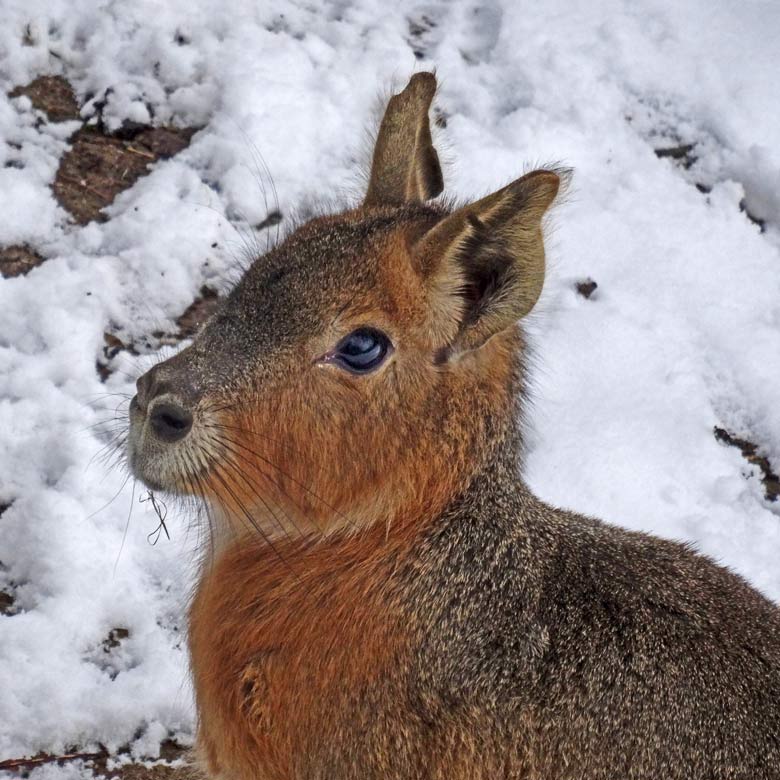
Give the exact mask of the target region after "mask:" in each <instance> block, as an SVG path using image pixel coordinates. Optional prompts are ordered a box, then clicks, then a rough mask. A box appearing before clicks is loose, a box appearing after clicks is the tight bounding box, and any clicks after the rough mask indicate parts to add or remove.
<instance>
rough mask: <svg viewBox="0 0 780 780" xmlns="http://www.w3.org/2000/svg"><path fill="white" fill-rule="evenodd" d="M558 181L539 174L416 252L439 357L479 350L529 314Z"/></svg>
mask: <svg viewBox="0 0 780 780" xmlns="http://www.w3.org/2000/svg"><path fill="white" fill-rule="evenodd" d="M559 186H560V177H559V175H558V174H557V173H555V172H554V171H549V170H538V171H533V172H532V173H529V174H526V175H525V176H523V177H522V178H520V179H517V180H516V181H513V182H512V183H511V184H509V185H507V186H506V187H504V188H503V189H501V190H498V192H494V193H493V194H492V195H488V196H487V197H486V198H483V199H482V200H479V201H477V202H476V203H472V204H469V205H468V206H464V207H463V208H460V209H458V210H457V211H454V212H453V213H452V214H450V215H449V216H447V217H445V218H444V219H443V220H442V221H441V222H439V223H438V224H436V225H435V226H434V227H433V228H432V229H431V230H430V231H428V232H427V233H426V234H425V235H423V237H422V238H421V239H419V240H418V241H417V243H416V244H415V245H414V247H413V248H412V259H413V262H414V264H415V267H416V268H417V270H418V272H419V273H420V275H421V276H422V278H423V283H424V284H425V286H426V288H427V291H428V300H429V309H430V316H431V319H430V323H431V324H430V328H431V335H432V340H433V342H434V343H436V344H438V345H440V347H441V349H442V350H443V353H442V354H446V355H449V356H457V355H458V354H459V353H463V352H466V351H469V350H473V349H478V348H479V347H480V346H482V344H484V343H485V342H486V341H487V340H488V339H489V338H490V337H491V336H493V335H494V334H496V333H499V332H501V331H503V330H506V329H507V328H509V327H511V326H513V325H514V324H515V323H516V322H517V321H518V320H519V319H521V318H522V317H524V316H525V315H526V314H528V312H529V311H531V309H532V308H533V306H534V304H535V303H536V301H537V300H538V298H539V295H540V294H541V292H542V286H543V284H544V243H543V239H542V217H543V216H544V214H545V212H546V211H547V209H548V208H549V207H550V205H551V204H552V202H553V200H555V196H556V195H557V194H558V188H559Z"/></svg>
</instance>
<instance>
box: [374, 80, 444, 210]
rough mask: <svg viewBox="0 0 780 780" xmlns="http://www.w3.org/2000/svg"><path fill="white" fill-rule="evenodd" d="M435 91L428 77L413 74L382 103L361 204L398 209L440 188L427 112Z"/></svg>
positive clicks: (440, 178)
mask: <svg viewBox="0 0 780 780" xmlns="http://www.w3.org/2000/svg"><path fill="white" fill-rule="evenodd" d="M435 92H436V76H434V75H433V73H415V74H414V76H412V78H411V79H410V80H409V83H408V84H407V85H406V88H405V89H404V90H403V92H401V93H400V94H398V95H394V96H393V97H392V98H390V102H389V103H388V104H387V109H386V110H385V115H384V117H383V118H382V124H381V125H380V126H379V135H378V136H377V139H376V146H375V147H374V158H373V161H372V163H371V178H370V180H369V182H368V192H367V193H366V198H365V200H364V201H363V205H364V206H403V205H404V203H408V202H410V201H424V200H428V199H429V198H435V197H436V196H437V195H438V194H439V193H440V192H441V191H442V189H444V180H443V178H442V175H441V166H440V165H439V155H438V154H437V153H436V149H435V148H434V146H433V141H432V140H431V126H430V123H429V121H428V111H429V109H430V107H431V101H432V100H433V95H434V93H435Z"/></svg>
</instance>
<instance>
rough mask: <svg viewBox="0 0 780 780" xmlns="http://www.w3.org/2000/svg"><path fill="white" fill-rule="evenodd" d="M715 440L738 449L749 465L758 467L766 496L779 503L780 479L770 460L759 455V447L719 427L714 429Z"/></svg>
mask: <svg viewBox="0 0 780 780" xmlns="http://www.w3.org/2000/svg"><path fill="white" fill-rule="evenodd" d="M713 433H714V434H715V438H716V439H717V440H718V441H719V442H722V443H723V444H728V445H729V446H731V447H737V448H738V449H739V450H740V452H742V456H743V457H744V458H745V460H746V461H747V462H748V463H751V464H752V465H754V466H757V467H758V469H759V470H760V471H761V482H763V484H764V494H765V495H766V499H767V501H777V499H778V497H780V477H778V476H777V474H775V472H774V471H773V470H772V464H771V463H770V462H769V458H767V457H765V456H764V455H759V454H758V447H757V446H756V445H755V444H753V442H750V441H747V439H740V438H739V437H738V436H735V435H734V434H733V433H729V431H727V430H726V429H725V428H719V427H718V426H717V425H716V426H715V428H714V429H713Z"/></svg>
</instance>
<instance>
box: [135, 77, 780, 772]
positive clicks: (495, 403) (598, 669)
mask: <svg viewBox="0 0 780 780" xmlns="http://www.w3.org/2000/svg"><path fill="white" fill-rule="evenodd" d="M434 91H435V79H434V77H433V76H432V75H431V74H426V73H418V74H416V75H415V76H414V77H413V78H412V79H411V81H410V82H409V84H408V86H407V87H406V88H405V89H404V90H403V91H402V92H401V93H400V94H398V95H396V96H394V97H393V98H392V99H391V100H390V102H389V104H388V107H387V111H386V113H385V116H384V118H383V120H382V124H381V126H380V130H379V134H378V138H377V142H376V147H375V150H374V156H373V163H372V169H371V177H370V180H369V185H368V190H367V193H366V195H365V199H364V200H363V202H362V203H361V204H360V205H359V206H357V207H355V208H353V209H349V210H346V211H344V212H341V213H338V214H334V215H329V216H323V217H318V218H316V219H313V220H312V221H310V222H309V223H307V224H305V225H303V226H302V227H300V228H299V229H298V230H296V231H295V232H294V233H292V234H291V235H290V236H289V237H288V238H287V239H286V240H285V241H284V242H282V243H281V244H280V245H279V246H278V247H276V248H275V249H273V250H271V251H270V252H268V253H267V254H266V255H263V256H262V257H259V258H258V259H257V260H256V261H255V262H254V263H253V265H252V266H251V267H250V268H249V269H248V271H247V272H246V273H245V275H244V277H243V278H242V280H241V281H240V282H239V284H238V285H237V286H236V287H235V289H234V290H233V291H232V292H231V294H230V295H229V296H228V298H227V299H226V301H225V302H224V304H223V305H222V307H221V309H220V310H219V311H218V312H217V314H216V315H215V316H214V317H213V318H212V320H211V321H210V322H209V323H208V324H207V325H206V326H205V328H204V329H203V331H202V332H201V334H200V335H199V336H198V337H197V338H196V340H195V341H194V342H193V344H192V345H191V346H190V347H188V348H187V349H185V350H184V351H182V352H181V353H179V354H178V355H176V356H175V357H173V358H171V359H170V360H167V361H165V362H163V363H161V364H159V365H158V366H156V367H155V368H153V369H152V370H151V371H149V372H147V373H146V374H145V375H144V376H143V377H141V379H140V380H139V381H138V393H137V396H136V397H135V398H134V399H133V402H132V404H131V410H130V418H131V419H130V422H131V429H130V437H129V453H128V454H129V460H130V464H131V467H132V469H133V471H134V473H135V474H136V476H138V477H140V478H141V479H142V480H144V482H146V484H147V485H149V486H150V487H151V488H153V489H156V490H167V491H172V492H176V493H182V494H189V495H195V496H197V497H199V498H201V499H202V500H203V501H204V502H205V503H206V505H207V508H208V512H209V517H210V519H211V521H212V526H213V532H214V552H213V555H212V556H211V557H210V558H207V560H206V561H205V563H204V566H203V569H202V573H201V578H200V582H199V585H198V588H197V592H196V595H195V598H194V600H193V604H192V608H191V612H190V650H191V657H192V669H193V676H194V684H195V692H196V699H197V705H198V717H199V725H198V753H199V756H200V758H201V760H202V765H203V767H204V769H205V771H206V772H207V773H208V774H209V775H211V776H213V777H215V778H225V779H226V780H233V779H235V780H271V779H274V780H276V779H278V780H313V779H314V778H317V779H320V778H321V779H322V780H325V779H326V778H327V779H328V780H330V779H333V780H351V779H352V778H355V780H357V779H358V778H360V780H368V779H369V778H382V779H383V780H395V779H398V780H402V779H404V780H407V779H408V780H413V779H415V780H416V779H417V778H420V779H421V780H423V779H425V778H431V779H433V778H441V780H444V779H445V778H446V779H448V780H460V779H461V778H462V779H463V780H465V779H466V778H485V779H487V778H490V779H491V780H493V779H495V778H516V779H517V780H667V779H668V780H777V779H778V778H780V611H778V608H777V606H776V605H774V604H772V603H771V602H769V601H768V600H767V599H765V598H764V597H763V596H761V595H760V594H759V593H758V592H756V591H755V590H753V589H752V588H751V587H750V586H749V585H748V584H747V583H746V582H745V581H743V580H742V579H741V578H739V577H738V576H736V575H734V574H733V573H731V572H729V571H728V570H726V569H724V568H722V567H720V566H718V565H716V564H715V563H713V562H712V561H710V560H708V559H707V558H705V557H703V556H701V555H698V554H696V553H695V552H693V551H692V550H690V549H688V548H687V547H685V546H683V545H679V544H676V543H673V542H667V541H663V540H660V539H657V538H654V537H652V536H648V535H642V534H636V533H630V532H627V531H624V530H621V529H618V528H614V527H609V526H606V525H605V524H603V523H601V522H599V521H597V520H593V519H589V518H585V517H581V516H578V515H575V514H572V513H568V512H564V511H562V510H559V509H556V508H553V507H550V506H548V505H546V504H544V503H542V502H541V501H539V500H538V499H536V498H535V497H534V496H533V495H532V494H531V493H530V492H529V490H528V489H527V488H526V487H525V486H524V485H523V483H522V481H521V478H520V475H519V463H520V459H521V453H522V440H521V434H520V429H519V425H518V420H519V419H520V416H521V415H522V411H523V409H522V405H523V398H524V351H525V346H524V341H523V333H522V327H521V325H518V323H521V322H522V318H523V317H524V316H525V315H526V314H527V313H528V312H529V311H530V310H531V309H532V308H533V306H534V304H535V302H536V300H537V298H538V297H539V294H540V292H541V289H542V284H543V281H544V248H543V234H542V226H543V218H544V215H545V213H546V211H547V209H548V208H549V207H550V205H551V204H552V203H553V201H554V199H555V197H556V195H557V193H558V188H559V180H560V175H561V172H560V171H555V170H538V171H533V172H531V173H529V174H526V175H525V176H523V177H521V178H519V179H517V180H516V181H514V182H512V183H511V184H509V185H507V186H506V187H504V188H503V189H501V190H498V191H497V192H495V193H493V194H492V195H489V196H487V197H486V198H483V199H481V200H479V201H476V202H474V203H469V204H465V205H462V206H459V207H451V206H448V205H443V204H442V203H441V201H434V200H433V199H434V198H436V196H437V195H439V194H440V192H441V191H442V187H443V182H442V175H441V170H440V167H439V162H438V156H437V153H436V151H435V149H434V147H433V144H432V140H431V133H430V127H429V120H428V111H429V108H430V104H431V101H432V99H433V96H434Z"/></svg>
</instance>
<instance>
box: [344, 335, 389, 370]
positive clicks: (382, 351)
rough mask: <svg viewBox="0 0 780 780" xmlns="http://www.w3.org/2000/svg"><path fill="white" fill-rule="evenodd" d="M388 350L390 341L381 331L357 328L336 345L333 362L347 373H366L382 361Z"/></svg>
mask: <svg viewBox="0 0 780 780" xmlns="http://www.w3.org/2000/svg"><path fill="white" fill-rule="evenodd" d="M390 348H391V344H390V339H388V338H387V336H385V334H384V333H382V331H381V330H377V329H376V328H359V329H358V330H356V331H353V332H352V333H350V334H349V335H348V336H345V337H344V338H343V339H342V340H341V341H340V342H339V343H338V345H337V347H336V350H335V360H336V362H337V363H338V364H339V365H340V366H341V367H342V368H345V369H347V370H348V371H352V372H353V373H366V372H368V371H372V370H373V369H375V368H377V367H378V366H379V365H380V364H381V363H382V362H383V361H384V359H385V358H386V357H387V355H388V354H389V352H390Z"/></svg>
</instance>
